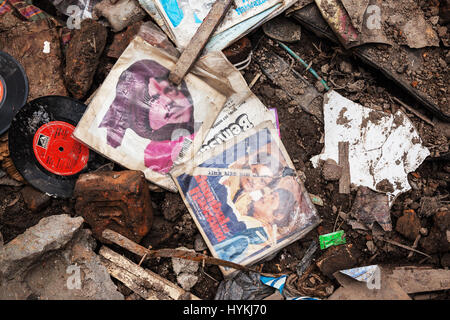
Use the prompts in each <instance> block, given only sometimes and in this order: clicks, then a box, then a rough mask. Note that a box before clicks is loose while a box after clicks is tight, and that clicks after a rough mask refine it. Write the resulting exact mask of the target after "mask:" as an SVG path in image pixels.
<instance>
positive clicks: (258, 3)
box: [154, 0, 282, 48]
mask: <svg viewBox="0 0 450 320" xmlns="http://www.w3.org/2000/svg"><path fill="white" fill-rule="evenodd" d="M214 2H215V1H214V0H155V1H154V3H155V6H156V9H157V10H158V12H159V14H160V15H161V17H162V18H163V19H164V21H165V24H166V26H167V27H168V29H169V31H170V33H171V34H172V36H173V38H174V39H175V43H176V45H177V47H178V48H184V47H186V46H187V44H188V43H189V42H190V40H191V38H192V37H193V36H194V34H195V32H196V31H197V29H198V27H200V25H201V24H202V22H203V19H204V18H205V17H206V16H207V15H208V13H209V11H210V10H211V7H212V5H213V4H214ZM280 2H282V1H281V0H235V1H234V3H235V6H234V7H232V8H231V9H230V10H229V11H228V13H227V14H226V15H225V17H224V19H223V21H222V22H221V23H220V24H219V26H218V27H217V30H216V32H215V33H217V34H220V33H222V32H223V31H225V30H227V29H229V28H231V27H233V26H235V25H236V24H238V23H241V22H242V21H245V20H247V19H249V18H251V17H253V16H255V15H257V14H259V13H261V12H263V11H265V10H267V9H269V8H271V7H273V6H274V5H275V4H277V3H280Z"/></svg>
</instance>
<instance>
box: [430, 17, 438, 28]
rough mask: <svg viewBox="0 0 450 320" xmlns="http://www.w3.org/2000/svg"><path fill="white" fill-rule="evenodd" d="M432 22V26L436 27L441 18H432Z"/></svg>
mask: <svg viewBox="0 0 450 320" xmlns="http://www.w3.org/2000/svg"><path fill="white" fill-rule="evenodd" d="M430 22H431V24H432V25H434V26H435V25H437V24H438V22H439V16H434V17H431V18H430Z"/></svg>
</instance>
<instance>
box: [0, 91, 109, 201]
mask: <svg viewBox="0 0 450 320" xmlns="http://www.w3.org/2000/svg"><path fill="white" fill-rule="evenodd" d="M85 109H86V105H84V104H83V103H81V102H79V101H77V100H75V99H72V98H68V97H61V96H47V97H41V98H37V99H35V100H33V101H31V102H29V103H28V104H26V105H25V106H24V107H23V108H22V109H21V110H20V111H19V112H18V113H17V115H16V116H15V117H14V119H13V121H12V123H11V127H10V129H9V134H8V136H9V139H8V140H9V151H10V154H11V159H12V161H13V163H14V165H15V167H16V169H17V170H18V171H19V173H20V174H21V175H22V176H23V177H24V178H25V180H27V181H28V182H29V183H30V184H31V185H32V186H33V187H35V188H36V189H38V190H40V191H42V192H45V193H47V194H49V195H51V196H54V197H59V198H70V197H71V196H72V192H73V189H74V187H75V183H76V180H77V179H78V176H79V175H80V174H82V173H85V172H88V171H91V170H95V169H96V168H98V167H99V166H101V165H102V164H103V162H104V158H102V157H101V156H100V155H98V154H96V153H95V152H93V151H92V150H89V149H88V148H87V147H86V146H85V145H83V144H82V143H80V142H78V141H77V140H75V139H74V138H73V136H72V133H73V131H74V130H75V127H76V125H77V123H78V121H79V120H80V119H81V117H82V115H83V113H84V111H85Z"/></svg>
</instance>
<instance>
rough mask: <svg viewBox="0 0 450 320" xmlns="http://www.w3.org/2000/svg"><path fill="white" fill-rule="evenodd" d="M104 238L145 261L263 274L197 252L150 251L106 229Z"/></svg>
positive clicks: (176, 250) (174, 250) (103, 234)
mask: <svg viewBox="0 0 450 320" xmlns="http://www.w3.org/2000/svg"><path fill="white" fill-rule="evenodd" d="M102 237H103V238H105V239H106V240H109V241H111V242H112V243H114V244H117V245H118V246H121V247H122V248H125V249H127V250H128V251H130V252H132V253H134V254H136V255H138V256H139V257H144V256H145V255H146V257H145V258H144V261H146V260H149V259H151V258H156V257H160V258H178V259H185V260H191V261H196V262H203V261H205V263H208V264H213V265H217V266H222V267H228V268H233V269H237V270H241V271H247V272H257V273H261V272H258V271H257V270H255V269H252V268H248V267H245V266H243V265H240V264H237V263H234V262H231V261H227V260H222V259H217V258H213V257H209V256H206V255H203V254H199V253H196V252H192V251H187V250H178V249H159V250H149V249H147V248H145V247H143V246H141V245H139V244H137V243H135V242H133V241H131V240H130V239H128V238H126V237H124V236H123V235H121V234H120V233H117V232H115V231H113V230H110V229H105V230H104V231H103V233H102ZM261 274H263V275H267V276H276V275H274V274H264V273H261Z"/></svg>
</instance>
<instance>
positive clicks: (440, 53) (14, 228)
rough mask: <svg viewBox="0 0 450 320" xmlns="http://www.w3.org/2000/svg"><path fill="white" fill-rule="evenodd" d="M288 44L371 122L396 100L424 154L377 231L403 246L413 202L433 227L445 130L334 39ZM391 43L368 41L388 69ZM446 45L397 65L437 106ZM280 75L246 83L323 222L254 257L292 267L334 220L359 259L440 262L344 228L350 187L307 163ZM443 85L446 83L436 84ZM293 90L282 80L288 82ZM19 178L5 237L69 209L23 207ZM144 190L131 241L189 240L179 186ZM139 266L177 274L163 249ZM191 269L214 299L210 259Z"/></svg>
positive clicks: (255, 39) (4, 192) (4, 207)
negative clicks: (401, 222)
mask: <svg viewBox="0 0 450 320" xmlns="http://www.w3.org/2000/svg"><path fill="white" fill-rule="evenodd" d="M109 33H110V34H109V36H108V39H107V44H106V47H105V51H104V52H108V47H109V46H110V45H111V43H112V38H113V37H111V31H109ZM249 39H250V40H251V43H252V46H253V51H254V57H255V56H256V57H261V56H264V55H266V54H267V53H269V52H274V53H276V54H277V55H279V56H281V57H282V58H283V59H285V61H288V62H290V63H291V67H292V70H295V71H296V72H298V73H299V74H301V75H302V76H303V77H304V78H305V79H306V80H307V81H308V82H309V83H310V84H312V85H313V86H314V84H315V83H316V79H315V78H314V77H313V76H312V75H311V74H310V73H309V72H305V68H304V67H303V66H302V65H300V64H299V63H297V62H295V61H294V60H293V59H292V58H291V57H290V56H289V55H288V54H287V53H286V52H285V51H284V50H283V49H281V48H280V47H279V46H278V45H276V43H274V41H272V40H271V39H268V38H267V37H266V36H265V35H264V33H263V32H262V30H261V28H260V29H258V30H256V31H255V32H253V33H252V34H250V36H249ZM290 47H291V49H292V50H293V51H294V52H296V53H297V54H298V55H299V56H300V57H302V58H303V59H304V60H305V61H306V62H307V63H311V67H312V68H314V69H315V70H316V71H317V72H318V73H319V74H320V75H321V76H322V77H323V79H324V80H325V81H326V82H327V83H328V84H329V85H330V86H331V87H332V88H333V89H335V90H336V91H337V92H339V93H340V94H342V95H343V96H345V97H346V98H348V99H350V100H353V101H354V102H357V103H360V104H362V105H363V106H366V107H370V108H373V109H374V112H373V117H374V118H373V119H371V121H374V122H376V120H377V117H376V116H377V114H379V112H380V111H383V112H387V113H392V114H394V113H395V112H397V111H398V110H403V111H404V112H405V114H406V115H407V116H408V117H409V118H410V119H411V121H412V122H413V123H414V125H415V127H416V128H417V130H418V132H419V133H420V137H421V139H422V141H423V143H424V145H425V146H426V147H428V148H429V149H430V151H431V157H430V158H429V159H427V160H426V161H425V162H424V163H423V164H422V165H421V166H420V167H419V168H418V169H417V170H416V172H415V173H414V174H410V183H411V186H412V190H410V191H408V192H406V193H403V194H401V195H400V196H398V197H397V199H396V200H395V202H394V204H393V206H392V208H391V218H392V225H393V231H391V232H385V233H384V236H385V237H387V238H389V239H392V240H395V241H397V242H400V243H403V244H405V245H408V246H411V245H412V241H411V240H409V239H406V238H404V237H403V236H402V235H400V234H399V233H397V232H396V231H395V225H396V222H397V219H398V218H399V217H401V216H402V214H403V211H404V210H415V212H417V213H419V217H420V222H421V225H422V226H423V227H427V228H428V230H430V235H432V234H433V232H434V231H433V230H434V229H433V226H434V225H435V221H434V220H435V219H434V214H433V213H430V211H435V212H438V211H439V210H444V209H447V210H448V209H449V204H448V200H449V199H448V198H447V199H445V198H443V199H440V198H439V199H440V200H436V199H437V197H442V196H443V195H444V196H445V195H448V184H449V179H448V174H449V173H448V164H446V162H445V161H442V159H440V158H439V157H440V156H441V155H443V154H445V153H448V151H449V150H448V148H449V143H448V139H447V138H446V137H445V136H444V135H443V134H442V132H440V131H439V130H438V129H437V128H436V127H433V126H431V125H429V124H428V123H426V122H424V121H423V120H421V119H419V118H418V117H416V116H414V115H413V114H412V113H409V112H407V111H406V110H405V109H404V108H403V107H402V106H401V105H399V104H397V103H396V102H394V101H393V100H392V97H397V98H399V99H400V100H402V101H411V100H410V99H409V98H408V96H407V95H406V94H405V93H404V91H402V90H401V89H400V88H398V87H397V86H395V85H394V84H393V83H392V82H390V81H389V80H387V79H386V78H385V77H384V76H383V75H382V74H381V73H380V72H379V71H377V70H374V69H372V68H370V67H367V66H365V65H363V64H361V63H360V62H358V61H356V60H354V59H353V58H352V56H351V55H350V54H349V53H347V52H345V51H344V50H343V49H341V48H340V47H338V46H336V45H335V44H333V43H331V42H329V41H326V40H323V39H320V38H318V37H316V36H315V35H314V34H312V33H310V32H309V31H307V30H304V29H303V30H302V36H301V40H300V41H299V42H297V43H292V44H290ZM392 50H393V51H389V52H388V53H387V54H385V55H383V54H381V53H382V52H385V51H376V50H375V51H374V54H376V56H377V57H378V58H379V59H380V61H381V62H383V63H384V64H385V65H386V66H387V65H390V66H391V69H392V70H393V71H395V72H397V70H400V69H399V68H400V67H401V66H403V65H405V64H406V55H403V51H395V50H397V49H396V48H393V49H392ZM380 52H381V53H380ZM395 52H397V53H398V52H401V53H400V54H397V55H398V57H397V58H396V59H395V61H396V62H395V63H393V61H390V60H388V58H389V53H390V54H394V53H395ZM446 55H448V48H446V47H440V48H433V49H425V50H424V54H422V58H423V66H422V67H419V69H417V71H414V70H410V69H406V71H405V72H402V73H401V75H402V76H403V77H405V79H407V81H409V82H411V83H412V82H413V81H417V86H416V87H417V88H418V89H419V90H421V91H423V92H427V93H429V94H430V95H431V96H432V99H433V100H434V101H435V102H436V103H437V104H440V105H441V106H442V103H443V102H445V101H446V100H444V99H447V98H445V97H446V94H447V93H448V92H447V90H448V89H445V84H448V83H449V81H448V80H449V79H448V76H449V75H448V72H447V70H446V69H445V68H443V67H442V66H441V65H440V64H439V59H438V58H441V59H444V60H445V57H446ZM114 61H115V59H112V58H110V57H107V55H106V54H105V53H103V55H102V56H101V57H100V61H99V67H98V68H97V72H96V74H95V77H94V80H93V83H92V86H91V87H90V89H89V92H94V91H95V89H96V88H97V87H98V86H99V85H100V84H101V83H102V81H103V80H104V78H105V77H106V75H107V73H108V71H109V70H110V68H111V67H112V64H113V63H114ZM343 61H345V62H346V63H349V64H350V65H351V66H352V72H349V73H346V72H343V71H341V69H340V67H339V66H340V64H341V62H343ZM402 70H403V69H402ZM259 73H262V71H261V68H260V66H259V64H258V61H257V60H256V59H255V58H253V60H252V62H251V64H250V65H249V67H248V68H246V69H245V70H244V71H243V75H244V78H245V79H246V81H247V83H250V82H251V81H252V80H253V79H254V78H255V76H256V75H257V74H259ZM357 81H359V84H361V83H362V84H363V86H359V88H360V90H356V91H355V90H354V89H352V85H353V84H355V83H356V82H357ZM442 84H444V85H442ZM281 85H286V84H285V83H283V82H280V83H278V84H276V83H273V82H272V81H271V80H270V79H269V78H268V77H267V76H266V75H264V74H262V75H261V76H260V77H259V79H258V81H257V82H256V83H255V85H254V86H253V87H252V91H253V92H254V93H255V94H256V95H257V96H258V98H259V99H260V100H261V101H262V102H263V103H264V104H265V105H266V106H267V107H275V108H276V109H277V112H278V118H279V122H280V131H281V140H282V141H283V144H284V145H285V147H286V149H287V152H288V154H289V155H290V157H291V159H292V161H293V163H294V165H295V167H296V169H297V170H298V171H299V172H302V173H303V174H304V176H305V177H306V179H305V181H304V183H305V187H306V189H307V190H308V192H310V193H312V194H314V195H317V196H318V197H320V198H321V199H322V200H323V202H324V205H323V206H316V208H317V211H318V213H319V215H320V217H321V218H322V223H321V225H320V226H319V227H318V228H316V229H314V230H312V231H311V232H310V233H308V234H307V235H306V236H305V237H304V238H302V239H300V240H299V241H296V242H294V243H293V244H291V245H289V246H287V247H285V248H284V249H282V250H280V251H279V252H278V253H277V254H276V256H275V257H274V258H273V259H271V260H268V261H263V262H260V263H258V264H257V265H258V267H260V268H261V270H262V271H265V272H275V273H280V272H283V273H295V272H296V266H297V264H298V263H299V262H300V260H301V258H302V257H303V255H304V253H305V252H306V250H307V248H308V247H309V245H310V243H311V241H312V240H315V241H317V239H318V236H319V235H320V234H326V233H330V232H333V231H335V230H344V231H345V234H346V239H347V243H350V244H351V245H352V246H353V248H354V249H355V250H357V251H358V253H359V256H358V260H357V264H358V265H361V266H363V265H371V264H389V265H429V266H431V267H436V268H440V267H442V265H441V260H440V259H441V258H442V257H443V256H444V255H445V253H446V252H439V251H436V250H434V249H433V250H431V249H430V250H431V252H429V253H430V254H431V256H432V259H424V256H422V255H420V254H414V255H413V256H412V258H410V259H408V258H407V256H408V254H409V252H410V251H408V250H405V249H402V248H399V247H396V246H393V245H391V244H388V243H386V242H385V241H383V240H382V239H381V238H380V237H377V236H376V233H374V232H372V231H370V230H357V229H352V227H351V225H349V224H347V223H346V220H345V219H343V218H342V216H345V214H348V213H350V211H351V209H352V205H353V203H354V200H355V197H356V191H357V190H356V188H354V189H352V191H351V193H350V194H340V193H339V192H338V190H339V182H338V181H326V180H325V179H324V178H323V176H322V172H321V168H320V167H319V168H314V167H313V166H312V164H311V162H310V161H309V159H310V158H311V157H312V156H314V155H317V154H319V153H321V151H322V148H323V147H324V144H323V135H324V131H323V124H321V122H320V121H319V120H318V118H317V117H316V116H313V115H311V114H309V113H307V112H305V111H304V110H302V108H299V107H298V102H296V101H295V97H292V96H289V95H288V94H286V91H285V89H284V88H283V87H282V86H281ZM442 88H444V89H445V90H442ZM293 91H294V90H291V92H293ZM322 93H323V91H322ZM297 94H301V91H298V92H297ZM447 102H448V100H447ZM418 111H419V112H421V113H423V114H425V115H427V116H429V117H430V118H432V114H431V113H430V112H429V111H427V110H426V109H423V108H422V109H419V110H418ZM115 169H116V170H120V169H122V168H120V167H119V166H116V167H115ZM446 177H447V178H446ZM387 187H389V186H387ZM390 187H392V186H390ZM22 188H23V187H6V186H0V233H1V234H2V235H3V238H4V241H5V243H7V242H9V241H11V240H12V239H13V238H14V237H16V236H17V235H19V234H20V233H23V232H24V231H25V230H26V229H27V228H29V227H31V226H33V225H35V224H37V222H38V221H39V220H40V219H41V218H43V217H46V216H50V215H54V214H61V213H68V214H70V215H72V216H75V214H76V213H75V210H74V201H73V200H60V199H51V201H50V203H49V205H48V206H47V207H46V208H45V209H43V210H41V211H38V212H32V211H31V210H29V209H28V208H27V207H26V205H25V203H24V201H23V198H22V196H21V193H20V190H21V189H22ZM151 198H152V206H153V209H154V210H153V211H154V221H153V226H152V229H151V230H150V232H149V234H148V235H147V236H146V237H144V239H143V240H142V241H141V243H140V244H141V245H143V246H145V247H149V246H151V247H152V248H155V249H159V248H177V247H181V246H183V247H186V248H194V239H195V237H196V236H197V235H198V229H197V227H196V225H195V223H194V221H193V220H192V218H191V216H190V215H189V212H188V210H187V209H186V206H185V205H184V203H183V201H182V199H181V197H180V196H179V195H178V194H172V193H169V192H154V191H152V192H151ZM430 199H433V200H430ZM445 201H447V202H445ZM443 208H444V209H443ZM444 211H445V210H444ZM422 212H423V213H422ZM341 213H343V214H341ZM435 233H438V231H435ZM432 237H435V238H431V237H430V239H431V240H432V243H436V244H439V243H441V242H440V241H441V239H440V238H439V237H438V236H434V235H433V236H432ZM426 238H427V237H425V239H426ZM368 241H373V243H374V245H375V252H371V251H370V250H369V249H368V247H367V244H366V243H367V242H368ZM441 247H442V246H440V247H439V248H441ZM427 248H432V245H430V244H429V243H427V245H426V246H425V247H420V246H419V247H418V250H423V251H424V252H427ZM114 249H115V250H117V251H120V248H116V247H114ZM120 252H121V253H123V254H124V255H125V256H126V257H127V258H129V259H131V260H133V261H134V262H136V263H139V260H140V259H139V257H136V256H133V255H132V254H131V253H129V252H126V251H120ZM204 253H206V254H210V253H209V251H208V250H205V251H204ZM323 253H324V251H322V250H319V252H317V253H316V255H315V259H318V258H319V257H320V256H322V255H323ZM144 266H145V267H146V268H149V269H150V270H152V271H154V272H156V273H158V274H159V275H161V276H162V277H165V278H167V279H168V280H170V281H172V282H174V283H176V282H177V280H176V275H175V273H174V272H173V270H172V263H171V260H170V259H169V258H156V259H153V260H150V261H148V262H145V263H144ZM312 270H313V271H312V273H311V277H316V278H315V279H316V280H314V279H312V278H311V277H310V278H308V281H310V282H309V285H310V286H311V287H312V289H311V288H310V289H311V290H310V291H309V292H310V293H311V295H312V294H314V284H313V283H314V282H315V283H316V284H321V283H328V282H332V283H333V284H334V285H335V288H336V287H337V283H336V282H335V280H333V279H330V278H328V277H327V276H326V275H324V274H323V273H321V272H320V270H318V269H317V268H316V267H314V268H313V269H312ZM313 275H314V276H313ZM198 276H199V280H198V282H197V284H196V285H195V286H194V287H193V289H192V290H191V291H192V293H193V294H195V295H196V296H198V297H200V298H202V299H213V298H214V296H215V294H216V292H217V288H218V286H219V283H220V282H221V281H222V280H223V277H222V274H221V272H220V270H219V268H218V267H217V266H211V265H204V266H203V265H201V266H200V271H199V272H198ZM317 279H318V280H317ZM114 281H115V283H117V284H118V286H119V288H120V291H121V292H122V293H123V294H124V295H126V296H128V297H131V296H133V295H132V292H131V291H130V290H129V289H127V288H126V287H124V286H123V285H121V284H119V282H117V281H116V280H114ZM302 285H305V284H298V286H299V287H301V286H302ZM297 289H298V288H297ZM325 297H326V295H325ZM439 297H440V298H447V299H448V298H449V297H450V295H449V293H448V292H444V293H443V294H442V295H440V296H439Z"/></svg>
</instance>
